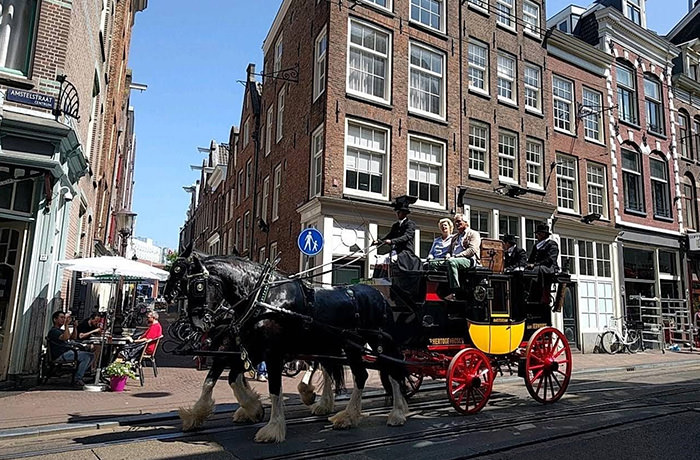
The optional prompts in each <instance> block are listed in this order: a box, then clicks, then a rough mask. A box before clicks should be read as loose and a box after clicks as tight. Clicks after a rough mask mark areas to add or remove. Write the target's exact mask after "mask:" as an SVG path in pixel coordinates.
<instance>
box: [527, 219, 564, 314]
mask: <svg viewBox="0 0 700 460" xmlns="http://www.w3.org/2000/svg"><path fill="white" fill-rule="evenodd" d="M550 235H551V233H550V232H549V227H548V226H547V225H538V226H537V228H536V230H535V238H536V239H537V244H535V246H533V247H532V251H531V252H530V257H529V258H528V259H527V263H528V264H527V267H526V268H527V269H529V270H532V272H534V273H536V274H537V281H538V282H537V286H532V288H531V289H530V297H529V300H530V301H535V302H540V303H543V304H549V302H550V300H551V299H550V291H551V289H552V278H551V275H556V274H557V273H559V264H558V263H557V259H558V258H559V245H558V244H557V242H556V241H554V240H552V239H550V238H549V236H550Z"/></svg>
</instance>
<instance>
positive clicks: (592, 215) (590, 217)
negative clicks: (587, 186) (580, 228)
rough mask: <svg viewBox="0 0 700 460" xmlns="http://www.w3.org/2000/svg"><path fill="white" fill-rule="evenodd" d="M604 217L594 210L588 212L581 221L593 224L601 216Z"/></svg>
mask: <svg viewBox="0 0 700 460" xmlns="http://www.w3.org/2000/svg"><path fill="white" fill-rule="evenodd" d="M601 217H603V216H601V215H600V214H599V213H597V212H592V213H590V214H587V215H585V216H583V217H582V218H581V222H583V223H584V224H592V223H593V222H595V221H596V220H600V218H601Z"/></svg>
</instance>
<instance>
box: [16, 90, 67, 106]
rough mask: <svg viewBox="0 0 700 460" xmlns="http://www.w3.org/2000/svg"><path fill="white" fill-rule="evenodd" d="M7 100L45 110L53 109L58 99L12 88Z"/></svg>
mask: <svg viewBox="0 0 700 460" xmlns="http://www.w3.org/2000/svg"><path fill="white" fill-rule="evenodd" d="M5 99H7V100H8V101H12V102H19V103H20V104H27V105H33V106H35V107H43V108H45V109H53V106H54V103H55V102H56V98H54V97H53V96H47V95H45V94H39V93H33V92H31V91H24V90H22V89H15V88H10V89H8V90H7V94H6V95H5Z"/></svg>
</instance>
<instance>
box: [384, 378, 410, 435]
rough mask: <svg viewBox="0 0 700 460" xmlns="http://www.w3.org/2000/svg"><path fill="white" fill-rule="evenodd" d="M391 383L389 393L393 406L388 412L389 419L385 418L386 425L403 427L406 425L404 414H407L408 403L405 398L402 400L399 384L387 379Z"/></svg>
mask: <svg viewBox="0 0 700 460" xmlns="http://www.w3.org/2000/svg"><path fill="white" fill-rule="evenodd" d="M389 381H390V382H391V391H392V394H393V399H394V406H393V408H392V409H391V412H389V417H388V418H387V421H386V424H387V425H389V426H403V425H404V424H405V423H406V413H407V412H408V403H407V402H406V398H404V396H403V393H401V386H400V385H399V382H397V381H396V380H394V378H393V377H389Z"/></svg>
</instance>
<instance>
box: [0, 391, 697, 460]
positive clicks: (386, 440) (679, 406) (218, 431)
mask: <svg viewBox="0 0 700 460" xmlns="http://www.w3.org/2000/svg"><path fill="white" fill-rule="evenodd" d="M430 386H433V384H431V385H430ZM434 386H435V387H436V388H435V389H430V390H428V388H426V390H428V391H426V392H425V394H424V392H423V391H422V392H421V393H420V396H419V397H418V398H416V401H412V402H411V403H410V404H409V409H410V414H409V419H410V418H411V417H414V416H416V415H421V412H423V411H431V412H440V411H443V410H448V409H449V408H450V403H449V402H448V401H447V400H446V398H445V397H444V384H443V385H440V384H439V382H436V383H435V384H434ZM437 387H440V388H442V389H443V391H442V392H440V393H442V394H437V393H438V391H437ZM618 389H624V387H619V388H618ZM654 390H655V391H645V392H643V393H641V394H639V395H635V396H634V397H629V398H623V399H616V400H614V401H602V402H595V403H591V404H583V405H575V402H572V401H571V400H569V401H567V400H563V401H562V402H560V403H559V404H557V405H555V406H532V407H534V408H535V409H534V410H529V411H528V412H527V413H521V414H518V415H513V416H506V417H500V416H499V415H500V413H502V411H501V410H500V408H498V409H494V408H490V409H488V410H486V411H484V412H482V414H481V416H475V417H464V418H461V417H460V418H456V417H455V418H450V423H449V424H448V426H440V427H428V428H426V429H424V430H423V431H421V432H415V431H410V432H402V433H398V432H397V434H396V435H390V436H380V437H375V438H372V439H364V440H362V441H357V442H347V443H342V444H337V445H334V446H325V447H323V448H312V449H304V450H302V451H298V452H290V453H282V454H278V455H273V456H269V455H266V458H269V459H280V460H282V459H297V458H322V457H327V456H330V455H342V454H347V453H350V452H357V451H358V450H368V449H372V448H379V447H386V446H394V445H400V444H406V443H415V442H420V441H431V440H438V439H446V438H454V437H458V436H465V435H469V434H473V433H477V432H481V431H496V430H503V429H509V428H513V427H517V426H520V425H524V424H529V423H532V422H533V420H543V419H546V420H547V421H553V420H564V419H575V418H580V417H583V416H591V417H593V416H596V415H601V414H608V415H609V414H611V413H617V414H629V413H632V412H633V411H639V410H641V409H648V408H649V403H648V401H649V400H656V401H655V403H654V405H653V407H655V408H657V409H661V408H663V409H664V410H669V411H671V412H670V413H665V414H652V415H649V416H647V417H646V418H642V419H638V420H646V419H653V418H654V417H661V416H668V415H670V414H673V413H680V412H685V411H689V410H693V411H697V410H699V409H700V399H693V400H685V401H682V402H668V401H662V400H661V398H668V397H673V396H681V395H685V394H690V393H696V394H697V393H698V385H697V384H694V383H688V384H683V383H681V384H679V383H669V384H658V385H655V387H654ZM594 391H595V389H582V390H580V392H581V393H586V392H594ZM502 395H503V396H502ZM384 398H385V396H384V395H381V394H376V395H374V396H370V397H367V398H363V403H364V404H365V405H366V406H368V407H366V408H365V409H364V410H363V413H364V414H365V415H366V416H368V417H379V416H385V415H386V414H388V412H389V410H390V408H388V407H384V406H383V405H380V404H381V403H380V401H381V400H383V399H384ZM509 399H512V400H515V401H525V400H523V399H521V398H519V397H517V396H512V395H507V394H505V393H498V394H495V395H494V398H493V402H494V403H496V404H499V405H500V404H501V403H502V402H503V401H504V400H506V401H507V400H509ZM657 399H658V400H657ZM370 406H371V407H370ZM513 406H514V407H518V405H517V404H513ZM303 407H304V406H303V405H301V404H300V403H296V404H290V405H288V415H289V416H290V418H288V426H289V427H303V426H305V425H308V426H311V425H318V424H327V422H326V418H325V417H320V416H300V415H301V412H302V411H303V410H305V409H302V408H303ZM532 407H531V408H532ZM517 410H521V407H518V409H517ZM229 416H230V413H228V412H224V413H219V414H216V415H215V416H214V417H212V419H210V420H209V421H208V422H207V424H211V423H230V422H229V421H228V419H229ZM484 416H486V417H491V418H490V419H487V418H486V417H484ZM493 417H498V418H493ZM638 420H635V421H638ZM264 423H265V422H261V423H258V424H255V425H230V424H227V425H225V426H216V427H209V428H206V429H203V430H200V431H197V432H189V433H183V432H181V431H179V426H166V427H164V426H162V425H161V426H152V425H151V426H150V427H148V422H147V421H144V422H142V423H132V424H130V425H129V426H128V427H125V428H126V429H124V430H121V431H114V432H113V435H114V436H115V438H116V439H108V440H104V441H99V440H96V442H90V443H86V442H84V439H86V438H87V437H95V436H96V435H94V434H92V433H91V434H88V435H86V436H85V438H82V439H83V440H81V438H78V439H74V440H65V444H64V443H61V442H58V444H57V443H53V444H52V447H50V448H46V447H42V448H40V449H36V448H34V449H32V448H30V449H28V450H26V451H23V452H14V453H13V452H8V451H7V450H5V449H3V450H4V451H5V453H4V454H3V458H8V459H9V458H25V457H31V456H43V455H51V454H57V453H62V452H69V451H79V450H85V449H91V450H93V451H94V450H95V449H99V448H101V447H110V446H118V445H120V444H124V443H140V442H145V441H183V442H189V441H198V440H199V441H201V440H202V439H204V440H206V439H207V438H210V437H215V436H216V435H225V436H226V437H227V438H235V437H236V436H241V435H240V434H238V433H242V432H244V431H246V432H250V430H251V429H255V428H257V427H261V426H263V425H264ZM410 423H411V422H410V420H409V424H410ZM624 423H629V422H627V421H623V422H618V423H614V422H611V423H606V424H603V425H601V426H600V427H599V428H597V429H598V430H604V429H609V428H614V427H615V426H618V425H620V424H624ZM149 428H150V429H149ZM154 430H159V431H160V432H158V433H153V431H154ZM163 430H166V431H167V432H163ZM588 431H591V432H593V431H596V430H588ZM576 433H577V434H579V433H582V432H581V431H577V432H576ZM83 434H84V433H83ZM109 435H110V433H103V432H101V433H98V434H97V436H109ZM572 435H573V434H571V433H570V434H568V435H567V434H562V435H561V437H566V436H572ZM249 437H250V436H249V435H246V440H247V442H252V440H250V439H248V438H249ZM548 439H551V438H548ZM536 442H542V441H537V440H534V441H529V442H524V443H521V444H518V445H515V446H513V447H510V448H513V449H514V448H518V447H524V446H527V445H530V444H533V443H536ZM3 444H5V443H0V447H2V446H3ZM35 446H36V444H35ZM502 450H503V449H501V450H494V451H492V452H482V453H479V455H483V454H486V453H498V452H501V451H502ZM466 458H468V457H466Z"/></svg>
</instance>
